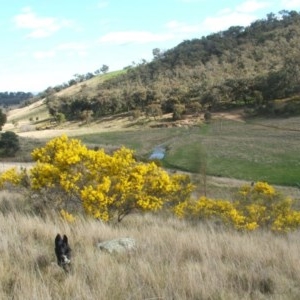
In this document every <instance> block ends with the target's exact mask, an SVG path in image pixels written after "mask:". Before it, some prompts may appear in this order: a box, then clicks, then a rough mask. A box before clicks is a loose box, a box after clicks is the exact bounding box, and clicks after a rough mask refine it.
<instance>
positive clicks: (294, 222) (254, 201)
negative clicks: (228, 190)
mask: <svg viewBox="0 0 300 300" xmlns="http://www.w3.org/2000/svg"><path fill="white" fill-rule="evenodd" d="M238 195H239V197H238V198H237V199H234V200H233V201H227V200H215V199H209V198H207V197H200V198H199V199H198V200H195V201H191V200H189V201H185V202H181V203H180V204H178V205H177V206H175V208H174V213H175V215H177V216H178V217H179V218H184V217H186V218H196V219H199V218H200V219H204V218H205V219H207V218H218V219H220V220H222V221H223V222H224V223H225V224H231V225H232V226H234V227H235V228H237V229H245V230H255V229H257V228H260V227H264V228H270V229H271V230H273V231H276V232H287V231H290V230H293V229H296V228H298V227H299V226H300V212H299V211H295V210H293V209H292V204H293V201H292V200H291V199H288V198H284V197H283V196H282V195H281V194H280V193H278V192H276V190H275V189H274V188H273V187H272V186H270V185H269V184H267V183H266V182H257V183H256V184H254V185H252V186H250V185H245V186H242V187H241V189H240V190H239V192H238Z"/></svg>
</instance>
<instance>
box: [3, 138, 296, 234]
mask: <svg viewBox="0 0 300 300" xmlns="http://www.w3.org/2000/svg"><path fill="white" fill-rule="evenodd" d="M32 156H33V158H34V160H35V161H36V165H35V166H33V167H32V169H31V170H30V171H29V174H27V172H26V170H21V171H20V172H17V170H16V169H15V168H13V169H9V170H7V171H6V172H4V173H2V174H1V176H0V186H1V187H2V188H3V187H5V186H6V185H7V184H13V185H20V186H23V187H25V188H27V189H29V191H31V193H37V195H39V196H38V199H39V200H38V201H37V203H36V204H35V205H37V207H39V211H43V212H44V213H45V211H47V210H49V209H56V211H59V210H60V213H61V215H62V216H63V217H64V219H65V220H69V221H71V220H73V216H72V214H70V212H71V213H76V214H83V213H85V214H86V215H88V216H91V217H93V218H95V219H98V220H102V221H104V222H107V221H111V220H114V219H117V220H118V221H119V222H120V221H122V219H123V218H124V217H125V216H127V215H128V214H131V213H133V212H135V213H137V212H147V211H153V212H158V211H164V212H166V213H167V212H169V213H170V212H171V213H174V214H175V215H176V216H178V217H179V218H187V219H190V220H196V221H197V220H200V219H205V220H206V219H209V218H214V219H218V220H220V221H222V222H223V223H224V224H225V225H232V226H233V227H234V228H236V229H238V230H255V229H257V228H268V229H271V230H273V231H278V232H288V231H290V230H294V229H297V228H298V227H299V226H300V212H299V211H296V210H294V209H293V201H292V199H288V198H284V197H283V196H282V195H281V194H280V193H278V192H276V191H275V189H274V188H273V187H272V186H270V185H269V184H267V183H264V182H257V183H255V184H254V183H253V187H251V186H243V187H241V189H240V191H239V192H238V195H237V197H236V198H235V199H228V200H221V199H219V200H214V199H209V198H207V197H205V196H203V197H200V198H199V199H193V197H192V192H193V191H194V189H195V187H194V186H193V185H192V183H191V180H190V178H189V176H188V175H181V174H172V175H170V174H168V173H167V172H166V171H165V170H163V169H162V168H161V167H159V166H158V165H157V164H156V163H154V162H146V163H144V162H138V161H137V160H136V159H135V158H134V156H133V152H132V151H131V150H129V149H126V148H124V147H123V148H121V149H118V150H116V151H115V152H114V153H113V154H112V155H109V154H106V153H105V152H104V150H90V149H88V148H87V147H86V146H84V145H83V144H81V142H80V141H79V140H76V139H69V138H68V137H67V136H65V135H64V136H62V137H59V138H55V139H53V140H51V141H49V142H48V143H47V144H46V145H45V147H42V148H37V149H35V150H34V151H33V152H32ZM41 199H43V201H41Z"/></svg>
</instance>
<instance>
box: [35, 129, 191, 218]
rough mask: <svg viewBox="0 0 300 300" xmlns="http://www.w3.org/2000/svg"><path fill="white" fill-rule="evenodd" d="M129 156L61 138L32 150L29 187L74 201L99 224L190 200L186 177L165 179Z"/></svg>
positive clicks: (156, 169) (160, 171)
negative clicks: (110, 153) (56, 192)
mask: <svg viewBox="0 0 300 300" xmlns="http://www.w3.org/2000/svg"><path fill="white" fill-rule="evenodd" d="M133 154H134V153H133V151H132V150H130V149H127V148H125V147H122V148H120V149H118V150H117V151H115V152H114V153H113V154H112V155H108V154H106V153H105V152H104V150H99V151H95V150H90V149H88V148H87V147H86V146H84V145H83V144H82V143H81V142H80V141H79V140H77V139H69V138H68V137H67V136H66V135H63V136H61V137H59V138H55V139H53V140H51V141H49V142H48V143H47V144H46V145H45V146H44V147H42V148H38V149H35V150H34V151H33V152H32V157H33V159H34V160H35V161H36V162H37V163H36V165H35V166H34V167H33V168H32V169H31V170H30V182H31V188H32V189H34V190H37V191H38V190H42V189H46V190H49V192H51V191H53V190H54V189H55V190H56V191H57V190H60V191H62V192H63V193H65V194H66V195H69V196H68V199H80V201H81V204H82V207H83V209H84V211H85V212H86V213H87V214H88V215H90V216H92V217H94V218H97V219H101V220H103V221H109V220H110V219H112V218H114V217H117V218H118V220H119V221H120V220H122V218H123V217H124V216H126V215H127V214H129V213H130V212H132V211H133V210H140V211H157V210H160V209H162V208H165V207H166V208H168V209H169V208H172V207H174V206H175V205H177V204H178V203H180V202H182V201H184V200H186V199H188V198H189V197H190V194H191V192H192V191H193V189H194V187H193V185H192V184H191V182H190V179H189V176H186V175H179V174H174V175H172V176H171V175H169V174H168V173H167V172H166V171H165V170H163V169H162V168H161V167H159V166H157V164H155V163H154V162H149V163H142V162H138V161H136V159H135V158H134V155H133Z"/></svg>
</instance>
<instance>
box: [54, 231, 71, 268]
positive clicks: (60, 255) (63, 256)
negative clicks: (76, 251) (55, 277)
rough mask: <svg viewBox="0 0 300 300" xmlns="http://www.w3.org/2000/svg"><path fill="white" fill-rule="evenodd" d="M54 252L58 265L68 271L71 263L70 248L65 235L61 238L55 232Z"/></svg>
mask: <svg viewBox="0 0 300 300" xmlns="http://www.w3.org/2000/svg"><path fill="white" fill-rule="evenodd" d="M55 254H56V257H57V263H58V265H59V266H61V267H62V268H63V269H64V270H65V271H68V269H69V265H70V263H71V248H70V246H69V243H68V237H67V236H66V235H64V236H63V238H61V235H60V234H57V236H56V238H55Z"/></svg>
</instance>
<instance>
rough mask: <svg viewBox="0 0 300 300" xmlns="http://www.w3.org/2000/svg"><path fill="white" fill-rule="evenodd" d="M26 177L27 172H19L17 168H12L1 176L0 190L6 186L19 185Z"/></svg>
mask: <svg viewBox="0 0 300 300" xmlns="http://www.w3.org/2000/svg"><path fill="white" fill-rule="evenodd" d="M24 176H25V171H21V172H18V171H17V169H16V168H10V169H8V170H6V171H4V172H2V173H1V174H0V188H3V187H4V185H5V184H12V185H19V184H20V183H21V182H22V180H23V178H24Z"/></svg>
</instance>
